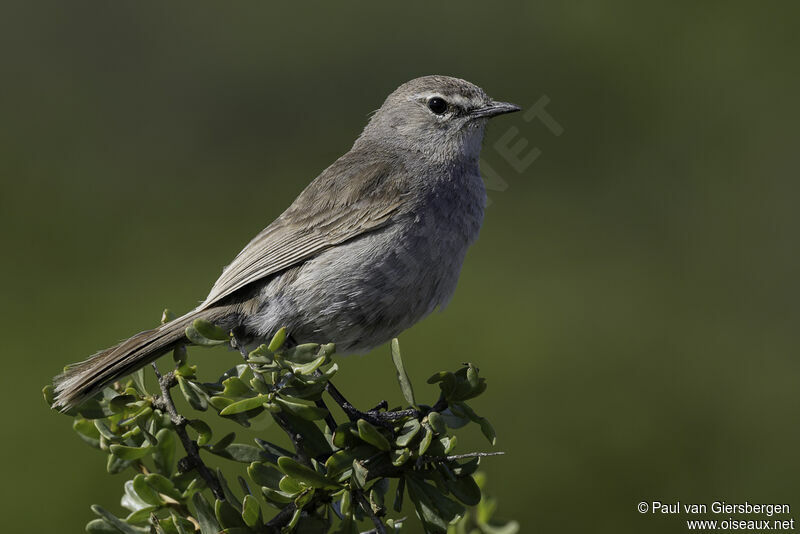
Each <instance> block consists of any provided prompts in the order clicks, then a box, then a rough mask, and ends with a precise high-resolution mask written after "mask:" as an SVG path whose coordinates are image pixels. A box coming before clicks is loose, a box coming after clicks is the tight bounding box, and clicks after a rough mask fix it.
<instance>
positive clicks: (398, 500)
mask: <svg viewBox="0 0 800 534" xmlns="http://www.w3.org/2000/svg"><path fill="white" fill-rule="evenodd" d="M405 492H406V479H405V477H400V479H399V480H398V481H397V489H396V490H395V492H394V504H393V505H392V508H393V509H394V511H395V512H398V513H400V511H401V510H402V509H403V496H404V495H405ZM203 534H205V533H203Z"/></svg>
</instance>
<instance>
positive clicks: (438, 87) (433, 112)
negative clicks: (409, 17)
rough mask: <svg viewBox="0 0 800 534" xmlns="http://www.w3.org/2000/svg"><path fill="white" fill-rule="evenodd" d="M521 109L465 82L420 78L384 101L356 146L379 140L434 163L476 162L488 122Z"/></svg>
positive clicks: (449, 78)
mask: <svg viewBox="0 0 800 534" xmlns="http://www.w3.org/2000/svg"><path fill="white" fill-rule="evenodd" d="M519 110H520V108H519V107H518V106H516V105H514V104H508V103H506V102H497V101H495V100H492V99H491V98H489V96H488V95H487V94H486V93H485V92H484V91H483V89H481V88H480V87H478V86H477V85H475V84H472V83H470V82H468V81H466V80H462V79H459V78H451V77H449V76H438V75H433V76H423V77H421V78H415V79H413V80H411V81H409V82H406V83H404V84H403V85H401V86H400V87H398V88H397V89H396V90H395V91H394V92H393V93H392V94H390V95H389V96H388V97H387V98H386V101H385V102H384V103H383V105H382V106H381V107H380V109H378V110H377V111H376V112H375V114H374V115H373V116H372V119H371V120H370V122H369V124H368V125H367V126H366V128H364V132H363V133H362V134H361V137H360V138H359V142H360V141H362V140H368V141H377V142H380V143H382V144H389V145H394V146H398V147H402V148H404V149H408V150H412V151H416V152H422V153H424V154H427V155H429V156H432V157H434V158H436V159H443V160H452V159H457V158H462V157H466V158H470V159H471V158H474V159H476V160H477V158H478V155H479V154H480V145H481V141H482V139H483V131H484V128H485V127H486V123H487V121H488V119H489V118H491V117H495V116H497V115H502V114H504V113H511V112H514V111H519Z"/></svg>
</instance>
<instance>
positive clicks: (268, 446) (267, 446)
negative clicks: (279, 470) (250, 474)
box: [255, 438, 292, 463]
mask: <svg viewBox="0 0 800 534" xmlns="http://www.w3.org/2000/svg"><path fill="white" fill-rule="evenodd" d="M255 441H256V443H257V444H258V446H259V447H261V448H262V449H264V452H266V453H267V454H268V455H269V456H274V457H275V458H274V461H273V459H272V458H270V462H272V463H275V462H277V461H278V458H279V457H281V456H291V455H292V453H291V452H289V451H287V450H286V449H284V448H283V447H279V446H278V445H275V444H274V443H270V442H269V441H264V440H263V439H259V438H256V440H255Z"/></svg>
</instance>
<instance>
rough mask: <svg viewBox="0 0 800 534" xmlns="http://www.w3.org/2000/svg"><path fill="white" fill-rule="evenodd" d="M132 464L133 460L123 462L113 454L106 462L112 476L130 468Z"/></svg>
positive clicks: (107, 469)
mask: <svg viewBox="0 0 800 534" xmlns="http://www.w3.org/2000/svg"><path fill="white" fill-rule="evenodd" d="M132 463H133V460H123V459H121V458H118V457H117V456H114V455H113V454H109V455H108V461H107V462H106V471H108V472H109V474H111V475H115V474H117V473H120V472H122V471H124V470H125V469H127V468H128V467H130V465H131V464H132Z"/></svg>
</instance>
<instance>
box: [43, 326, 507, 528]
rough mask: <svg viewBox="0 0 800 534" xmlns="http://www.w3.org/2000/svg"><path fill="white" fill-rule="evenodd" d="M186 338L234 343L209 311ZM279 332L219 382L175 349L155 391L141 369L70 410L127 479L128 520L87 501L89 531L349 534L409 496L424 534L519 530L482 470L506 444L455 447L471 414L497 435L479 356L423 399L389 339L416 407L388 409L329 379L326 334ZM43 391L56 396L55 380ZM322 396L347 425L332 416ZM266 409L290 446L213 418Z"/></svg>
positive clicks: (395, 509) (394, 522) (395, 514)
mask: <svg viewBox="0 0 800 534" xmlns="http://www.w3.org/2000/svg"><path fill="white" fill-rule="evenodd" d="M166 316H167V314H165V317H166ZM187 337H188V338H189V339H190V340H191V341H192V343H193V344H194V345H201V346H214V345H222V344H227V343H230V341H231V340H230V336H229V334H228V333H226V332H224V331H222V330H220V329H218V328H216V327H215V326H214V325H211V324H209V323H206V322H203V321H197V322H195V324H194V325H193V326H192V327H190V328H188V329H187ZM285 337H286V336H285V332H284V331H283V330H281V331H280V332H278V333H277V334H276V335H275V337H274V338H273V339H272V341H271V342H270V344H269V345H262V346H261V347H259V348H258V349H256V350H254V351H252V352H250V353H249V354H248V355H247V357H246V362H245V363H243V364H240V365H237V366H236V367H233V368H232V369H229V370H228V371H226V372H225V373H224V374H223V375H222V376H221V377H219V379H217V380H216V381H214V382H203V381H202V380H200V378H199V375H198V371H197V367H196V366H194V365H189V364H188V360H187V358H188V354H187V351H186V348H185V347H180V348H179V349H177V350H175V351H174V361H175V368H174V370H172V371H170V372H169V373H166V374H164V375H161V374H160V373H159V372H158V370H157V368H156V367H155V365H154V366H153V369H154V372H155V373H156V375H157V379H158V388H157V391H155V392H153V391H148V389H147V388H146V387H145V380H144V373H145V370H144V369H140V370H139V371H137V372H136V373H134V374H133V375H132V376H131V377H130V380H129V381H127V382H126V383H121V382H117V383H115V384H113V386H111V387H107V388H106V389H105V390H103V391H102V392H101V393H100V394H98V395H97V396H96V397H94V398H92V399H90V400H89V401H87V402H85V403H83V404H82V405H81V406H79V407H77V408H75V409H73V410H71V411H69V412H67V415H69V416H71V417H73V419H74V421H73V428H74V429H75V431H76V432H77V434H78V436H79V437H80V438H81V439H82V440H84V441H85V442H86V443H87V444H89V445H90V446H92V447H94V448H96V449H99V450H100V451H103V452H104V453H105V454H106V457H107V462H106V469H107V470H108V472H109V473H112V474H114V473H121V472H125V473H130V474H131V475H132V478H131V479H130V480H128V481H126V482H125V484H124V493H123V495H122V500H121V503H122V506H123V507H125V508H126V509H128V510H129V511H130V513H129V515H128V516H127V517H124V518H120V517H116V516H114V515H113V514H111V513H110V512H109V511H107V510H106V509H104V508H102V507H101V506H98V505H95V506H92V511H93V512H94V513H95V514H96V515H97V516H98V517H97V518H96V519H93V520H92V521H90V522H89V523H88V524H87V525H86V530H87V531H88V532H91V533H109V534H110V533H120V532H121V533H124V534H145V533H151V532H155V533H168V534H183V533H190V532H198V531H199V532H201V533H202V534H212V533H218V532H221V531H222V532H225V533H228V534H245V533H259V532H266V533H276V532H297V533H327V532H333V533H339V534H344V533H347V534H351V533H358V532H359V531H360V530H362V529H363V528H364V527H363V525H368V526H367V527H366V528H367V529H368V532H398V531H400V528H401V526H402V525H403V523H404V522H407V519H406V518H402V517H400V516H399V514H400V512H401V510H402V506H403V501H404V500H405V499H408V500H410V502H411V503H413V507H414V509H415V511H416V515H417V517H418V519H419V521H420V522H421V524H422V526H423V529H424V530H425V531H426V532H431V533H451V534H452V533H455V534H467V533H469V534H473V533H476V534H477V533H482V534H500V533H503V534H513V533H515V532H517V531H518V526H517V524H516V523H515V522H511V523H507V524H496V523H493V522H492V520H491V515H492V512H493V510H494V502H493V501H492V500H490V499H487V498H486V497H485V496H484V495H483V493H482V490H481V484H482V480H483V477H482V476H481V475H480V474H476V470H477V469H478V465H479V463H480V461H481V458H482V457H483V456H489V455H493V454H502V453H468V454H456V452H455V449H456V444H457V440H456V436H455V435H454V434H453V433H452V432H451V431H452V430H455V429H459V428H461V427H463V426H465V425H467V424H477V425H479V426H480V429H481V431H482V432H483V434H484V435H485V436H486V438H487V439H488V441H489V442H490V443H492V444H494V441H495V435H494V430H493V429H492V426H491V425H490V424H489V422H488V421H487V420H486V419H485V418H484V417H481V416H479V415H477V414H476V413H475V412H474V411H473V410H472V409H471V408H470V407H469V405H468V403H467V401H469V400H470V399H472V398H474V397H476V396H478V395H480V394H482V393H483V392H484V390H485V389H486V382H485V379H483V378H481V377H480V376H479V374H478V369H477V368H476V367H475V366H474V365H472V364H464V366H463V367H461V368H460V369H458V370H457V371H455V372H439V373H436V374H434V375H433V376H432V377H431V378H430V379H429V380H428V383H430V384H434V383H436V384H438V385H439V388H440V394H439V398H438V400H437V401H436V402H435V403H433V404H432V405H426V404H420V403H418V402H417V401H416V398H415V396H414V391H413V388H412V386H411V383H410V381H409V379H408V376H407V375H406V373H405V371H404V369H403V364H402V360H401V357H400V349H399V345H398V342H397V340H396V339H395V340H393V341H392V345H391V350H392V360H393V361H394V364H395V367H396V369H397V378H398V382H399V384H400V388H401V390H402V393H403V396H404V398H405V400H406V402H407V404H408V406H407V407H405V408H402V409H401V408H398V409H396V410H393V411H387V406H386V405H385V402H384V403H381V404H380V405H379V406H378V407H376V408H374V409H372V410H368V411H366V412H361V411H358V410H356V409H355V408H354V407H353V406H351V405H350V403H349V402H347V400H346V399H345V398H344V396H343V395H342V394H341V393H340V392H339V391H338V390H337V389H336V388H335V386H333V384H332V382H331V378H332V377H333V376H334V375H335V374H336V372H337V371H338V370H339V367H338V365H337V364H336V363H333V362H332V361H331V357H332V356H333V354H334V346H333V345H332V344H329V345H322V346H320V345H317V344H305V345H299V346H296V347H293V348H285V346H284V341H285ZM175 388H177V390H178V391H180V395H182V396H183V397H184V398H185V400H186V402H187V403H188V404H189V405H190V406H191V408H192V409H193V410H194V411H195V412H205V413H206V414H209V415H210V414H216V417H213V420H212V418H207V419H208V420H207V421H206V420H203V419H200V418H199V417H197V416H199V415H200V414H199V413H193V414H192V418H187V417H185V416H183V415H181V414H180V413H178V411H177V408H176V406H175V404H174V402H173V399H172V396H171V395H172V393H173V392H174V391H175ZM44 394H45V399H46V400H47V401H48V403H49V404H52V387H51V386H47V387H45V389H44ZM326 398H327V399H328V402H330V401H331V400H332V401H333V402H335V403H336V404H338V405H339V407H340V408H341V409H342V411H343V412H344V414H345V416H346V418H347V421H345V422H339V423H337V422H336V421H335V420H334V417H333V414H332V413H331V412H330V411H329V410H328V406H327V404H326ZM264 416H268V417H271V418H272V419H274V421H275V422H276V423H277V425H278V426H279V427H280V428H281V429H283V431H284V432H285V433H286V434H287V435H288V437H289V440H290V442H291V443H292V445H293V446H292V449H293V450H289V449H286V448H283V447H281V446H278V445H276V444H274V443H271V442H269V441H266V440H262V439H258V438H257V439H255V444H248V443H240V442H237V441H236V434H235V433H232V432H231V433H228V434H226V435H224V436H222V437H219V438H217V439H215V430H214V428H213V426H214V425H215V423H218V422H220V418H222V419H228V420H231V421H234V422H236V423H238V424H239V425H242V426H244V427H248V426H250V425H251V422H252V421H253V419H254V418H258V417H264ZM217 426H218V425H217ZM264 437H265V438H266V437H268V436H264ZM179 450H180V451H181V452H179ZM208 454H211V455H215V456H217V457H221V458H224V459H226V460H228V461H230V462H231V463H230V464H228V465H229V466H230V469H225V470H222V469H217V470H212V469H211V468H210V467H209V466H208V465H207V464H206V463H205V462H204V460H203V456H204V455H208ZM236 462H239V463H241V464H244V465H245V466H246V473H247V478H245V477H243V476H236V473H235V472H236ZM240 470H241V469H240ZM234 478H236V480H235V481H234ZM476 479H477V480H478V481H477V482H476ZM390 481H393V483H392V484H390ZM390 487H391V488H393V491H392V492H390V491H389V490H390ZM390 493H391V495H390ZM360 525H361V526H360Z"/></svg>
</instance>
